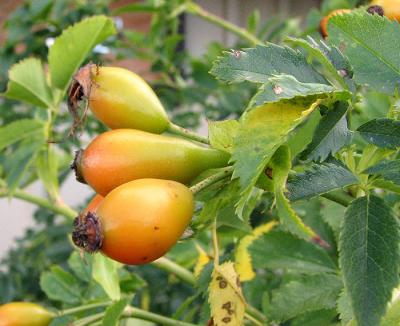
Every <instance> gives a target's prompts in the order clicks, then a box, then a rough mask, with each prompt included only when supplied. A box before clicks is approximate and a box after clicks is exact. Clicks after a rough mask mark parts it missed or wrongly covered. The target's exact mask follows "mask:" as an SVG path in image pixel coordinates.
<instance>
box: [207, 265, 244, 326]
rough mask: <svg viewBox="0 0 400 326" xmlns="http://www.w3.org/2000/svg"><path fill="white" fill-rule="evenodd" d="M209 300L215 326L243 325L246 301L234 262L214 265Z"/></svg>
mask: <svg viewBox="0 0 400 326" xmlns="http://www.w3.org/2000/svg"><path fill="white" fill-rule="evenodd" d="M208 300H209V303H210V307H211V317H212V319H213V322H214V323H213V325H214V326H239V325H243V319H244V311H245V301H244V298H243V294H242V289H241V287H240V282H239V277H238V275H237V273H236V271H235V268H234V266H233V262H225V263H223V264H222V265H220V266H216V267H214V271H213V273H212V280H211V283H210V287H209V298H208Z"/></svg>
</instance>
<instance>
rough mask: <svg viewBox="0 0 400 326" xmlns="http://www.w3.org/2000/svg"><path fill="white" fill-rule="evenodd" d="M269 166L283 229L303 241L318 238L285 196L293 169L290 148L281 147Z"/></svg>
mask: <svg viewBox="0 0 400 326" xmlns="http://www.w3.org/2000/svg"><path fill="white" fill-rule="evenodd" d="M269 166H270V168H271V169H272V181H273V184H274V193H275V201H276V208H277V210H278V216H279V219H280V221H281V223H282V227H283V228H284V229H285V230H287V231H289V232H290V233H292V234H294V235H296V236H298V237H299V238H302V239H306V240H311V239H313V238H316V236H317V235H316V234H315V232H314V231H313V230H312V229H310V228H309V227H308V226H306V225H305V224H304V223H303V221H302V220H301V218H300V217H299V216H298V215H297V214H296V212H295V211H294V210H293V208H292V207H291V206H290V202H289V201H288V200H287V198H286V197H285V195H284V191H285V185H286V180H287V176H288V174H289V171H290V169H291V167H292V165H291V157H290V151H289V147H288V146H285V145H283V146H281V147H279V148H278V149H277V150H276V152H275V154H274V155H273V156H272V158H271V161H270V163H269Z"/></svg>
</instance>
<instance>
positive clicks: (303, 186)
mask: <svg viewBox="0 0 400 326" xmlns="http://www.w3.org/2000/svg"><path fill="white" fill-rule="evenodd" d="M358 182H359V180H358V179H357V177H356V176H355V175H354V174H353V173H351V171H350V170H349V169H347V168H346V167H345V166H343V165H342V164H337V163H335V162H333V163H323V164H313V165H312V166H311V169H309V170H306V171H305V172H304V173H297V174H296V175H294V176H293V177H291V178H290V179H289V181H288V183H287V191H288V193H287V197H288V198H289V199H290V201H296V200H300V199H309V198H312V197H314V196H318V195H320V194H325V193H327V192H329V191H331V190H334V189H338V188H343V187H346V186H350V185H354V184H357V183H358Z"/></svg>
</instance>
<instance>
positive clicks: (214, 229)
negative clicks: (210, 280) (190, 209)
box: [211, 218, 219, 268]
mask: <svg viewBox="0 0 400 326" xmlns="http://www.w3.org/2000/svg"><path fill="white" fill-rule="evenodd" d="M211 238H212V245H213V251H214V268H216V267H218V266H219V247H218V234H217V219H216V218H215V219H214V222H213V224H212V228H211Z"/></svg>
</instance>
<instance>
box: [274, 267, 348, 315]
mask: <svg viewBox="0 0 400 326" xmlns="http://www.w3.org/2000/svg"><path fill="white" fill-rule="evenodd" d="M342 288H343V283H342V281H341V279H340V278H339V277H338V276H336V275H328V274H322V275H313V276H304V277H302V278H301V279H299V280H293V281H290V282H288V283H286V284H284V285H283V286H281V287H280V288H278V289H276V290H274V291H273V292H272V300H271V305H270V319H272V320H274V321H286V320H288V319H290V318H293V317H295V316H298V315H300V314H302V313H305V312H309V311H315V310H320V309H331V308H334V307H335V305H336V299H337V297H338V295H339V293H340V290H341V289H342Z"/></svg>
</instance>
